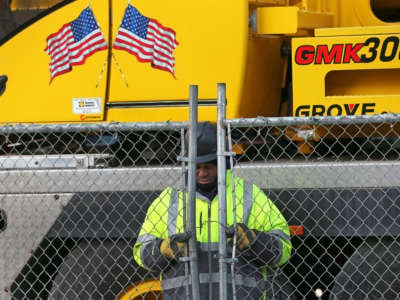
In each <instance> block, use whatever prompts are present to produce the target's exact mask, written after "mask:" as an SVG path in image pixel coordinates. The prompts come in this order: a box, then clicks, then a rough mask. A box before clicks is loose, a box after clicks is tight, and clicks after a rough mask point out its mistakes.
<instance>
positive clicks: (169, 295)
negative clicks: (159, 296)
mask: <svg viewBox="0 0 400 300" xmlns="http://www.w3.org/2000/svg"><path fill="white" fill-rule="evenodd" d="M231 178H232V177H231V173H230V171H227V177H226V198H227V212H226V214H227V225H228V226H230V225H232V224H234V221H233V218H234V213H233V211H234V201H233V200H234V199H233V198H235V201H236V222H237V223H244V224H246V225H247V227H248V228H250V229H252V230H254V231H255V233H256V240H255V242H254V243H253V244H252V245H251V246H250V248H249V249H247V250H246V251H243V252H238V251H237V252H236V253H237V256H238V260H237V262H236V264H235V271H234V273H235V274H234V278H235V279H234V280H235V285H236V297H237V299H262V298H263V295H264V292H265V280H264V279H265V270H266V267H276V266H280V265H282V264H284V263H285V262H286V261H287V260H288V259H289V257H290V254H291V249H292V245H291V242H290V236H289V227H288V224H287V222H286V220H285V218H284V217H283V215H282V214H281V212H280V211H279V209H278V208H277V207H276V206H275V205H274V204H273V203H272V201H271V200H270V199H269V198H268V197H267V196H266V195H265V194H264V192H262V191H261V190H260V189H259V188H258V187H257V186H256V185H254V184H250V183H247V182H245V181H244V180H243V179H241V178H239V177H235V179H234V182H235V185H234V190H235V195H236V196H235V197H232V192H231V191H232V182H231ZM186 199H187V195H186ZM183 207H184V206H183V192H182V191H178V190H176V189H173V188H170V187H169V188H166V189H165V190H164V191H162V192H161V194H160V195H159V196H158V197H157V198H156V199H155V200H154V202H153V203H152V204H151V206H150V207H149V209H148V211H147V215H146V218H145V220H144V223H143V225H142V228H141V230H140V232H139V236H138V239H137V241H136V244H135V245H134V258H135V260H136V262H137V263H138V264H139V265H141V266H142V267H144V268H147V269H149V270H152V271H158V272H161V275H162V287H163V297H164V298H163V299H178V298H180V299H184V298H185V295H186V294H185V285H187V284H190V280H189V279H188V278H186V277H185V268H184V263H182V262H180V261H171V260H169V259H167V258H165V257H163V256H162V255H161V252H160V249H159V246H160V243H161V241H162V240H163V239H166V238H168V237H170V236H172V235H174V234H178V233H183V229H184V226H183V222H184V220H183V215H184V214H183ZM218 224H219V223H218V196H216V197H214V199H212V200H209V199H207V198H206V197H204V196H203V195H201V194H200V193H197V195H196V237H197V241H198V254H199V262H198V265H199V273H200V274H199V279H200V291H201V298H202V299H210V297H212V299H218V284H219V275H218V266H219V260H218V258H217V256H216V255H215V254H217V253H218V240H219V237H218V236H219V225H218ZM229 269H230V268H228V270H229ZM231 276H232V275H231V274H230V275H228V279H229V280H228V281H229V282H231V279H230V278H231ZM229 290H230V289H228V292H229Z"/></svg>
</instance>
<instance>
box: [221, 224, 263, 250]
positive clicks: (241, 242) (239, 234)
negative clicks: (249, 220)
mask: <svg viewBox="0 0 400 300" xmlns="http://www.w3.org/2000/svg"><path fill="white" fill-rule="evenodd" d="M235 234H236V247H237V248H238V249H239V250H240V251H244V250H246V249H248V248H250V246H251V245H252V244H253V243H254V242H255V240H256V238H257V236H256V233H255V232H254V231H253V230H251V229H249V227H247V226H246V225H245V224H243V223H237V224H236V230H235V228H234V226H233V225H232V226H230V227H229V228H228V229H227V230H226V235H227V237H230V238H232V237H233V236H234V235H235Z"/></svg>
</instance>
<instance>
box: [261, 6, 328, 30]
mask: <svg viewBox="0 0 400 300" xmlns="http://www.w3.org/2000/svg"><path fill="white" fill-rule="evenodd" d="M257 21H258V22H257V25H258V26H257V33H259V34H288V35H294V34H297V33H298V32H299V31H300V30H311V29H314V28H318V27H330V26H332V25H333V14H332V13H327V12H311V11H305V10H300V9H299V8H298V7H296V6H288V7H262V8H258V9H257Z"/></svg>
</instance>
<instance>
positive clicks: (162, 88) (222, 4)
mask: <svg viewBox="0 0 400 300" xmlns="http://www.w3.org/2000/svg"><path fill="white" fill-rule="evenodd" d="M135 5H136V8H137V9H138V10H139V11H140V13H142V14H143V15H145V16H147V17H151V18H155V19H157V20H158V21H159V22H160V23H161V24H163V25H164V26H167V27H170V28H172V29H173V30H175V32H176V38H177V40H178V42H179V45H178V47H177V48H176V49H175V51H174V54H175V75H176V79H175V78H174V77H173V76H171V74H170V73H168V72H165V71H160V70H157V69H154V68H152V67H151V66H150V64H149V63H141V62H138V61H137V59H136V57H134V56H133V55H131V54H129V53H127V52H125V51H115V50H113V53H114V55H115V58H116V61H117V62H118V64H119V65H120V67H121V70H122V72H123V74H124V76H125V78H126V81H127V83H128V86H126V85H125V83H124V81H123V80H122V78H121V73H120V71H119V70H118V66H117V63H116V62H115V61H113V62H112V69H111V78H110V86H111V89H110V98H109V102H110V103H114V102H117V103H124V102H136V101H155V102H156V103H161V102H162V101H166V100H173V101H182V100H187V99H188V98H189V85H191V84H196V85H198V86H199V89H198V90H199V99H200V100H202V99H216V97H217V89H216V87H217V83H218V82H225V83H226V86H227V98H228V106H227V109H228V115H229V116H230V117H238V116H240V112H239V111H237V108H238V106H239V101H241V98H240V97H241V91H242V82H243V77H244V72H245V68H246V51H247V37H248V36H247V25H248V7H247V6H248V4H247V2H246V1H230V0H220V1H215V0H204V1H196V0H185V1H169V2H166V1H163V0H158V1H141V2H137V3H136V4H135ZM125 7H126V2H124V1H119V2H114V7H113V11H114V16H115V17H114V19H115V23H114V26H113V32H114V34H115V32H116V31H117V28H118V26H119V23H120V20H121V19H122V16H123V12H124V9H125ZM161 104H162V103H161ZM125 110H126V112H124V113H123V114H124V116H126V115H129V118H130V119H131V120H146V119H147V120H150V121H166V120H173V121H181V120H187V119H188V114H186V113H185V114H182V113H181V111H182V110H181V109H179V108H177V109H176V110H174V109H170V108H163V107H157V108H154V107H151V106H149V107H148V108H142V109H136V108H125ZM128 111H129V112H128ZM203 111H207V112H208V111H209V109H201V110H200V112H199V118H201V119H215V118H216V115H215V114H211V115H208V114H204V113H203ZM117 115H119V111H115V109H114V108H112V109H111V108H110V109H109V111H108V114H107V120H112V119H114V118H118V117H117ZM118 119H119V118H118ZM124 119H125V118H124Z"/></svg>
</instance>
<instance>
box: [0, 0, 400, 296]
mask: <svg viewBox="0 0 400 300" xmlns="http://www.w3.org/2000/svg"><path fill="white" fill-rule="evenodd" d="M127 6H132V7H134V8H135V9H137V10H138V11H139V12H140V13H142V14H143V15H145V16H149V17H151V18H154V20H157V21H158V22H159V23H160V24H162V25H163V26H165V28H168V29H171V31H169V32H171V33H172V35H174V40H173V43H175V44H174V47H173V48H172V50H171V51H170V55H171V59H172V63H171V65H170V69H169V71H166V70H160V69H159V68H157V67H154V66H156V65H155V64H154V62H150V63H149V62H148V61H140V58H139V56H138V54H137V53H136V52H135V53H136V54H135V55H136V56H137V57H135V55H133V53H132V52H129V51H121V50H120V49H118V47H116V46H115V45H116V43H117V42H118V33H119V29H120V26H121V24H122V20H123V18H124V13H125V10H126V8H127ZM87 8H89V9H90V11H91V12H92V16H93V17H94V20H95V22H96V23H97V26H98V31H99V32H100V33H99V36H102V38H103V39H104V42H102V44H101V47H100V48H101V49H100V48H99V49H97V50H96V51H94V52H93V53H90V57H89V54H88V56H87V57H84V59H83V60H82V61H80V62H75V64H71V66H69V67H67V68H66V69H64V70H63V71H62V72H61V71H60V73H59V74H56V76H53V75H52V74H53V73H51V72H52V70H54V66H53V65H54V61H53V58H54V57H53V56H52V54H51V50H49V47H51V46H53V44H51V39H52V38H53V37H54V36H55V34H57V33H59V32H60V30H61V29H62V28H64V27H63V26H65V25H67V24H71V22H72V21H74V20H76V19H77V18H78V16H80V14H81V13H82V12H83V11H84V10H85V9H87ZM0 16H1V18H0V123H1V124H3V125H6V124H19V123H25V124H26V123H28V124H30V123H34V124H70V123H77V124H78V123H79V124H81V123H101V122H106V123H108V122H118V123H124V122H164V121H187V116H188V115H189V114H188V100H187V99H188V86H189V85H191V84H197V85H199V87H200V89H199V120H211V121H215V120H216V100H215V98H216V97H215V85H216V83H217V82H225V83H226V85H227V99H228V100H227V101H228V102H227V118H229V119H235V118H252V117H257V116H263V117H280V116H296V117H309V116H319V117H324V116H338V115H347V116H352V115H372V114H384V113H398V112H400V101H399V98H400V85H399V84H398V82H399V81H400V45H399V44H400V1H397V0H351V1H349V0H202V1H198V0H196V1H195V0H170V1H165V0H146V1H145V0H131V1H126V0H125V1H119V0H92V1H90V0H89V1H88V0H38V1H30V0H0ZM49 45H50V46H49ZM55 47H57V46H55ZM52 68H53V69H52ZM302 130H310V128H309V127H298V128H295V130H294V131H293V132H289V131H288V132H287V138H289V139H292V140H295V141H297V142H298V143H299V145H300V146H299V150H300V152H303V153H309V152H310V151H311V148H310V147H312V146H310V144H311V143H312V142H313V139H314V138H315V139H317V137H321V136H323V135H324V134H328V133H326V132H324V130H323V129H321V128H318V127H314V128H312V130H313V131H314V134H312V135H311V136H309V137H308V138H307V139H309V140H307V139H306V138H304V135H302V134H301V131H302ZM329 134H332V133H329ZM333 134H334V133H333ZM0 141H1V145H2V149H1V153H2V154H3V155H6V154H7V151H8V150H7V149H15V147H7V143H9V144H15V143H16V142H23V140H21V139H20V138H19V137H18V141H12V140H7V141H5V140H4V139H3V138H2V137H1V136H0ZM37 145H39V146H38V147H40V145H41V144H40V142H38V144H37ZM121 147H123V146H121ZM26 150H28V149H26ZM18 159H23V158H21V157H19V158H18ZM281 167H282V168H284V167H285V165H284V164H283V163H282V165H281ZM0 168H1V167H0ZM149 184H150V183H149ZM127 188H128V187H127ZM130 188H132V187H130ZM147 188H148V189H147V190H151V187H147ZM143 189H144V190H146V187H143V186H142V187H140V188H139V190H143ZM1 193H2V195H3V197H5V198H7V197H8V196H7V191H2V192H1ZM49 195H50V196H49V197H53V198H54V197H56V194H55V193H53V194H52V193H49ZM57 197H59V196H57ZM84 197H92V196H90V195H86V196H84ZM53 198H52V199H53ZM72 198H73V199H72V200H71V201H72V202H74V201H75V200H74V199H75V198H74V196H72ZM103 200H104V199H103ZM103 200H102V201H103ZM104 201H105V200H104ZM397 201H398V200H397ZM77 205H78V204H77ZM67 207H68V206H66V208H67ZM118 209H123V208H118ZM6 215H8V216H7V218H6ZM1 216H2V220H1V222H0V224H3V225H4V231H5V232H6V231H7V230H12V228H11V226H10V227H8V228H7V227H6V223H7V219H8V220H11V218H12V217H11V216H10V215H9V213H8V212H7V211H6V210H5V209H4V211H3V210H2V214H1ZM66 216H68V215H67V214H65V213H63V212H62V211H61V212H58V213H55V215H54V220H52V222H54V224H59V222H58V221H57V220H60V218H65V217H66ZM85 216H87V217H89V218H90V213H86V214H85ZM3 225H2V226H3ZM397 226H398V224H397ZM137 229H138V228H136V229H134V230H137ZM110 230H111V229H110ZM134 230H133V231H134ZM5 232H2V233H0V234H4V233H5ZM42 234H43V237H44V236H46V235H47V236H53V237H57V238H54V239H53V243H54V244H53V245H52V247H53V249H55V250H54V252H57V253H63V254H62V256H63V257H66V258H71V257H72V258H73V256H74V254H75V253H76V252H79V251H83V249H84V245H81V247H80V248H79V249H75V248H73V247H69V246H68V244H66V243H63V242H62V241H61V240H63V239H65V240H68V241H70V240H71V239H79V238H86V239H88V240H90V239H91V238H96V237H97V236H96V235H97V234H99V232H98V231H96V230H85V231H82V232H74V233H68V232H66V231H65V230H63V228H62V227H60V226H54V227H52V229H51V230H50V231H48V232H43V233H42ZM70 234H71V236H69V235H70ZM102 234H105V233H104V232H103V233H102ZM133 235H134V234H133ZM132 238H134V236H132ZM397 238H398V236H397ZM50 240H51V239H46V240H44V242H42V244H43V243H49V241H50ZM42 244H41V243H40V242H39V243H38V244H37V245H36V246H37V248H36V249H28V250H26V251H23V250H21V251H22V252H23V253H25V254H24V255H22V258H21V265H19V266H18V267H16V269H15V270H12V271H10V273H12V274H14V275H15V276H14V275H13V277H12V278H10V279H9V280H3V281H2V285H1V286H0V289H1V290H2V291H1V292H0V295H3V296H4V297H6V295H11V296H10V297H11V298H13V297H15V298H17V299H18V298H24V296H27V295H28V297H31V298H43V297H44V298H45V297H48V295H49V292H40V291H43V290H44V291H45V290H46V289H47V288H49V289H51V287H52V286H53V287H54V286H57V285H52V281H53V280H58V283H60V281H61V279H60V278H63V277H60V275H59V274H58V273H57V272H61V271H60V270H63V266H59V264H58V265H57V262H56V260H59V259H60V257H59V256H57V255H54V253H53V254H52V255H50V254H49V253H44V252H43V251H39V250H38V249H41V248H40V247H43V245H42ZM132 245H133V244H130V245H125V244H121V249H122V250H121V253H128V254H127V255H131V246H132ZM47 246H48V245H47ZM99 251H100V250H99ZM104 251H106V250H104ZM52 260H54V261H52ZM67 261H68V260H67ZM39 263H40V264H43V263H44V264H46V265H49V266H53V265H57V266H58V268H50V270H49V271H48V272H49V274H47V275H43V272H42V271H43V270H42V269H41V268H40V267H39V266H38V265H39ZM121 263H122V264H126V262H125V261H124V262H121ZM132 268H133V266H132ZM64 269H65V268H64ZM121 270H124V272H136V271H135V270H133V271H132V270H131V269H129V268H128V269H126V268H125V269H124V268H122V269H121ZM39 273H40V274H41V275H40V276H39V275H38V274H39ZM39 277H40V278H39ZM38 278H39V279H38ZM116 278H120V277H118V276H117V277H116ZM116 280H117V279H116ZM130 280H131V279H130ZM310 280H311V279H310ZM131 283H132V282H131ZM127 284H128V283H127V282H123V284H122V283H121V286H120V289H121V290H123V288H126V285H127ZM148 286H151V287H152V289H154V291H158V290H159V286H157V285H155V284H153V285H148ZM310 286H311V287H312V286H313V284H312V283H310ZM10 287H11V288H10ZM4 291H6V292H4ZM38 291H39V292H38ZM96 292H97V293H100V294H96V295H100V298H101V297H102V296H101V293H102V292H104V293H105V291H101V290H97V291H96ZM143 293H145V292H143ZM18 295H24V296H18ZM104 295H105V294H103V296H104ZM100 298H99V299H100ZM105 298H107V297H105Z"/></svg>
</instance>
